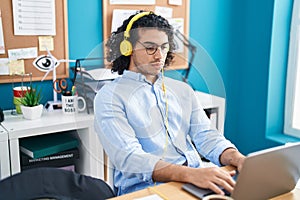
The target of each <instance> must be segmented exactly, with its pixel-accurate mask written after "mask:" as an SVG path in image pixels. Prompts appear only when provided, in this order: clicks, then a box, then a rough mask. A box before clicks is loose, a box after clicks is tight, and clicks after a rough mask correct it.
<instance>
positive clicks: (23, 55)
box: [8, 47, 38, 60]
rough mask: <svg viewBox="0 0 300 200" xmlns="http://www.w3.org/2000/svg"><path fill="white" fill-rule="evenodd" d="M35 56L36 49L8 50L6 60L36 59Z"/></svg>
mask: <svg viewBox="0 0 300 200" xmlns="http://www.w3.org/2000/svg"><path fill="white" fill-rule="evenodd" d="M37 56H38V55H37V48H36V47H30V48H22V49H10V50H8V58H9V59H10V60H18V59H29V58H36V57H37Z"/></svg>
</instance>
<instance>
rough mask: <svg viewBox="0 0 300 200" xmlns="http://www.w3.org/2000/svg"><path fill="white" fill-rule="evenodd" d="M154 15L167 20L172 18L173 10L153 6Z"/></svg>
mask: <svg viewBox="0 0 300 200" xmlns="http://www.w3.org/2000/svg"><path fill="white" fill-rule="evenodd" d="M154 13H155V14H157V15H161V16H162V17H164V18H167V19H168V18H172V16H173V9H172V8H168V7H163V6H155V10H154Z"/></svg>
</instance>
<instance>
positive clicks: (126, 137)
mask: <svg viewBox="0 0 300 200" xmlns="http://www.w3.org/2000/svg"><path fill="white" fill-rule="evenodd" d="M100 92H101V95H100V94H99V93H98V94H97V95H96V97H95V100H94V108H95V109H94V110H95V130H96V132H97V134H98V136H99V138H100V141H101V143H102V145H103V147H104V150H105V152H106V154H107V155H108V157H109V159H110V161H111V162H112V163H113V165H114V166H115V168H116V169H117V170H119V171H121V172H122V174H123V175H124V176H125V177H127V178H129V177H132V176H137V177H138V178H139V179H140V180H143V181H145V182H153V180H152V173H153V171H154V168H155V165H156V163H157V162H158V161H159V160H160V157H157V156H155V155H152V154H149V153H146V152H145V151H143V149H142V146H141V144H140V143H139V141H138V139H137V138H136V137H135V132H134V130H133V129H132V128H131V126H130V124H129V123H128V120H127V118H126V112H125V110H124V106H123V102H122V100H121V99H118V97H117V95H112V94H110V92H109V91H107V90H104V91H102V90H100Z"/></svg>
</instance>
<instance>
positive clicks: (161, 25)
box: [106, 10, 176, 75]
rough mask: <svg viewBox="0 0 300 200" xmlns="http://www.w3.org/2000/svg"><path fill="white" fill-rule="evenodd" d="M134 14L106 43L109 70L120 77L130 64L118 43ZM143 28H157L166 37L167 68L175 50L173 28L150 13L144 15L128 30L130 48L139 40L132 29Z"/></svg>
mask: <svg viewBox="0 0 300 200" xmlns="http://www.w3.org/2000/svg"><path fill="white" fill-rule="evenodd" d="M141 12H145V11H142V10H141V11H138V12H137V13H136V14H138V13H141ZM136 14H134V15H131V16H130V17H129V18H128V19H126V20H124V22H123V24H122V26H120V27H119V28H118V29H117V31H115V32H112V34H111V35H110V37H109V38H108V41H107V43H106V47H107V52H106V54H107V55H106V56H107V57H106V59H107V61H108V62H110V63H111V70H112V71H113V72H118V74H120V75H121V74H123V72H124V70H127V69H128V68H129V64H130V56H124V55H122V54H121V52H120V43H121V42H122V41H123V39H124V31H125V30H126V27H127V24H128V23H129V22H130V20H131V19H132V18H133V17H134V16H135V15H136ZM143 27H147V28H158V29H159V30H160V31H164V32H165V33H166V34H167V35H168V40H169V44H170V50H169V52H168V53H167V57H166V61H165V66H169V65H170V64H171V62H172V60H173V58H174V53H173V51H174V50H175V48H176V46H175V42H174V31H173V27H172V26H171V25H170V24H169V22H168V21H167V20H166V19H165V18H163V17H161V16H159V15H156V14H154V13H152V12H150V14H149V15H145V16H143V17H141V18H139V19H138V20H137V21H135V22H134V23H133V25H132V27H131V30H130V38H128V41H130V42H131V44H132V46H134V45H135V44H136V41H137V40H138V39H139V35H138V33H137V31H134V29H136V30H137V28H143Z"/></svg>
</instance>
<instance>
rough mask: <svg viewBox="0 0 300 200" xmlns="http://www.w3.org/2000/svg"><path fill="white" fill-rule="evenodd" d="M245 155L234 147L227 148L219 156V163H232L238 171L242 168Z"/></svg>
mask: <svg viewBox="0 0 300 200" xmlns="http://www.w3.org/2000/svg"><path fill="white" fill-rule="evenodd" d="M245 158H246V157H245V156H244V155H243V154H241V153H240V152H239V151H238V150H236V149H234V148H228V149H225V150H224V151H223V153H222V154H221V156H220V163H221V164H223V165H232V166H234V167H236V168H237V170H238V171H239V172H240V171H241V170H242V167H243V164H244V161H245Z"/></svg>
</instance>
